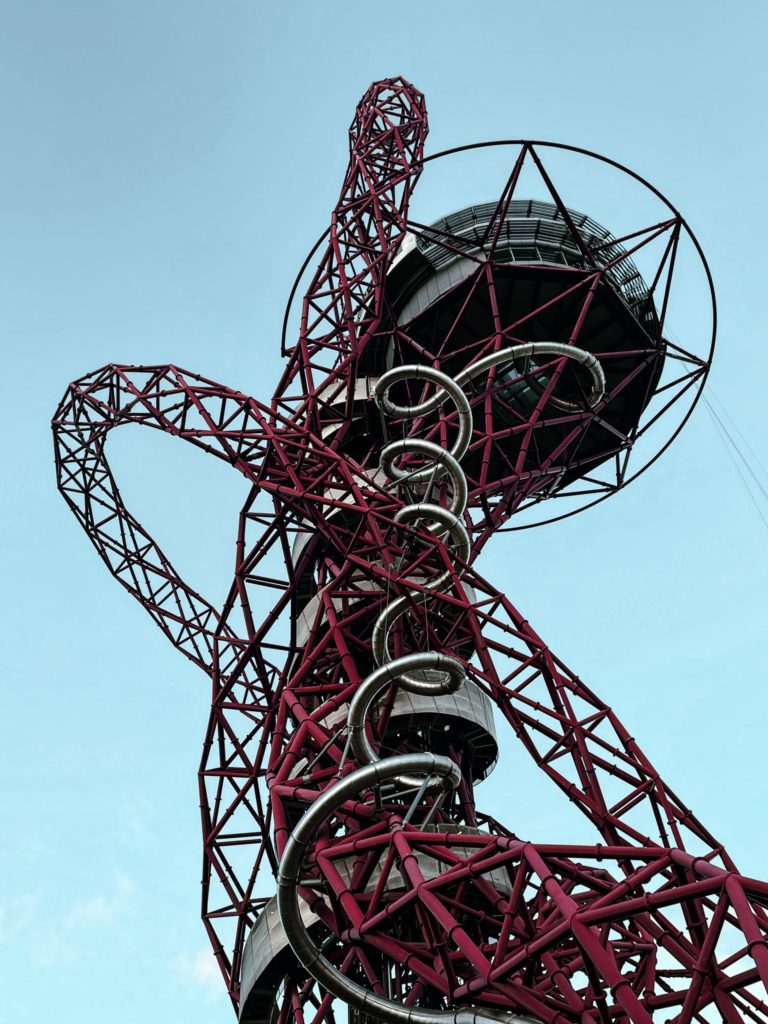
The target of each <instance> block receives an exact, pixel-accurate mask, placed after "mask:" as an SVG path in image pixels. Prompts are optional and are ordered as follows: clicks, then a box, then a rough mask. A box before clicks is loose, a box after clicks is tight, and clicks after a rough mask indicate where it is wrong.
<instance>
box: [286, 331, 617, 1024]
mask: <svg viewBox="0 0 768 1024" xmlns="http://www.w3.org/2000/svg"><path fill="white" fill-rule="evenodd" d="M538 355H546V356H554V357H566V358H568V359H572V360H574V361H575V362H577V363H579V364H580V365H581V366H583V367H584V369H585V370H587V371H588V372H589V374H590V376H591V379H592V387H591V390H590V392H589V394H588V395H587V396H586V403H587V404H588V405H589V406H590V407H592V408H594V406H596V405H597V404H598V403H599V402H600V401H601V399H602V398H603V395H604V394H605V376H604V374H603V370H602V367H601V366H600V363H599V362H598V361H597V359H596V358H595V357H594V356H593V355H592V354H591V353H589V352H585V351H584V350H583V349H578V348H575V347H573V346H571V345H565V344H560V343H557V342H529V343H526V344H521V345H516V346H515V347H514V348H513V349H511V348H506V349H501V350H499V351H497V352H493V353H491V354H490V355H488V356H485V357H484V358H481V359H479V360H477V361H476V362H474V363H472V364H471V365H470V366H468V367H466V368H465V369H464V370H462V371H461V373H459V374H458V375H457V376H456V377H455V378H451V377H448V376H447V375H446V374H444V373H442V372H441V371H439V370H436V369H433V368H432V367H428V366H418V365H405V366H399V367H396V368H394V369H392V370H389V371H388V372H386V373H385V374H383V376H382V377H380V378H379V380H378V383H377V386H376V392H375V399H376V402H377V404H378V406H379V408H380V409H381V411H382V412H383V413H384V414H385V415H386V416H389V417H391V418H392V419H397V420H404V421H407V422H409V421H413V420H415V419H418V418H419V417H422V416H425V415H427V414H428V413H430V412H433V411H435V410H436V409H438V408H439V407H440V406H441V405H443V404H444V403H445V402H446V401H448V400H450V401H451V402H453V404H454V406H455V408H456V412H457V414H458V431H457V434H456V437H455V439H454V442H453V445H452V447H451V449H450V451H448V450H446V449H445V448H443V447H441V446H440V445H439V444H436V443H435V442H433V441H427V440H424V439H419V438H415V437H409V438H404V439H402V440H398V441H392V442H391V443H389V444H387V445H386V446H385V447H384V448H383V450H382V452H381V456H380V467H381V469H382V471H383V472H384V474H385V475H386V476H387V477H388V478H389V480H390V481H392V483H393V484H395V485H398V486H402V485H405V484H407V485H409V486H411V487H413V486H414V485H415V486H418V485H424V487H425V490H426V491H427V492H428V490H429V487H430V484H431V483H433V482H435V481H437V480H439V479H441V478H447V479H448V481H449V483H450V492H451V493H450V504H449V505H447V506H445V505H438V504H437V503H433V502H430V501H416V502H413V503H411V504H408V505H405V506H403V508H401V509H400V510H399V511H398V513H397V514H396V516H395V522H397V523H398V524H400V525H403V526H411V525H413V524H418V525H419V526H420V527H421V528H422V530H424V531H425V532H426V533H428V534H430V535H431V536H432V537H433V538H434V540H435V542H438V543H443V544H445V546H446V549H447V550H448V551H449V553H452V554H453V555H455V557H457V558H458V559H459V560H460V561H461V562H462V563H465V562H466V561H467V560H468V557H469V551H470V541H469V535H468V533H467V528H466V526H465V523H464V515H465V511H466V505H467V494H468V487H467V478H466V476H465V474H464V471H463V470H462V468H461V465H460V460H461V459H462V457H463V456H464V454H465V453H466V451H467V448H468V446H469V442H470V439H471V435H472V411H471V408H470V404H469V400H468V398H467V396H466V394H465V393H464V390H463V388H464V386H465V385H467V384H468V383H469V382H470V381H472V380H473V379H474V378H475V377H478V376H481V375H482V374H484V373H486V372H487V371H488V370H490V369H491V368H492V367H497V366H501V365H504V364H507V363H512V362H517V361H519V360H520V359H524V358H528V357H532V356H538ZM404 380H421V381H425V382H427V383H430V384H434V385H436V391H435V393H434V394H433V395H432V396H431V397H429V398H427V399H426V400H424V401H422V402H420V403H418V404H417V405H408V406H403V405H397V404H395V403H394V402H393V401H392V400H391V398H390V395H389V393H390V390H391V388H392V387H393V386H394V385H395V384H396V383H398V382H400V381H404ZM557 404H558V406H559V407H560V408H563V407H573V408H576V406H575V405H574V404H573V403H570V402H566V401H565V400H564V399H562V398H558V399H557ZM406 455H417V456H419V457H420V459H421V463H420V465H419V467H418V468H417V469H415V470H408V469H403V468H402V467H401V466H400V465H399V464H398V463H399V460H400V459H401V458H402V457H403V456H406ZM456 575H458V576H460V575H461V570H460V567H457V569H456ZM450 578H451V572H450V571H449V570H447V569H446V570H444V571H443V572H440V573H438V574H436V575H435V576H433V577H432V578H431V579H429V580H420V581H419V586H418V588H416V587H414V588H413V589H412V591H411V593H410V594H405V595H401V596H399V597H397V598H395V599H394V600H392V601H390V602H389V603H388V604H387V605H386V607H385V608H384V610H383V611H382V612H381V613H380V615H379V617H378V619H377V620H376V622H375V624H374V627H373V634H372V649H373V656H374V660H375V661H376V664H377V668H376V669H374V671H373V672H371V673H370V675H369V676H368V677H367V678H366V679H365V680H364V681H363V683H362V684H361V685H360V687H359V689H358V690H357V692H356V693H355V695H354V697H353V698H352V700H351V702H350V704H349V709H348V712H347V723H346V730H347V745H348V747H349V748H350V749H351V750H352V752H353V753H354V756H355V758H356V759H357V761H358V762H359V764H360V767H358V768H356V769H355V770H353V771H351V772H349V773H348V774H347V775H345V776H344V777H342V778H341V779H339V780H338V781H337V782H335V783H334V784H333V785H331V786H330V787H329V788H328V789H326V790H325V791H324V792H323V793H321V794H320V795H319V796H318V797H317V798H316V799H315V801H314V802H313V803H312V804H311V805H310V807H309V808H308V809H307V811H306V812H305V813H304V815H303V817H302V818H301V820H300V821H299V823H298V825H296V827H295V828H294V830H293V832H292V834H291V836H290V837H289V839H288V841H287V843H286V846H285V850H284V852H283V856H282V859H281V862H280V868H279V871H278V877H277V902H278V908H279V912H280V918H281V921H282V924H283V927H284V929H285V933H286V937H287V938H288V941H289V942H290V945H291V948H292V949H293V952H294V953H295V954H296V956H297V957H298V959H299V961H300V962H301V963H302V965H303V966H304V967H305V968H306V970H307V971H308V972H309V973H310V974H311V975H312V976H313V977H314V978H315V980H316V981H317V982H318V983H319V984H320V985H322V986H323V987H324V988H325V989H326V990H327V991H328V992H330V993H331V994H332V995H334V996H336V997H337V998H339V999H342V1000H343V1001H344V1002H345V1003H347V1004H348V1005H350V1006H353V1007H355V1008H356V1009H357V1010H359V1011H363V1012H365V1013H368V1014H370V1015H371V1016H373V1017H375V1018H378V1019H379V1020H381V1021H384V1022H387V1024H498V1022H499V1021H506V1022H508V1024H513V1022H524V1021H528V1020H529V1018H525V1017H520V1016H517V1015H514V1014H509V1013H503V1012H499V1011H492V1010H490V1009H480V1008H463V1009H456V1010H430V1009H425V1008H419V1007H410V1006H406V1005H403V1003H398V1002H395V1001H394V1000H391V999H387V998H384V997H383V996H379V995H376V994H375V993H373V992H371V991H370V990H368V989H365V988H363V987H362V986H361V985H359V984H357V983H356V982H355V981H352V980H351V979H350V978H348V977H347V976H346V975H345V974H343V973H342V972H341V971H339V970H338V969H337V968H336V967H335V966H334V964H332V963H331V961H330V960H328V959H327V958H326V957H325V956H324V955H323V954H322V953H321V951H320V950H319V949H318V948H317V946H316V945H315V944H314V942H313V940H312V938H311V937H310V935H309V933H308V932H307V929H306V927H305V925H304V922H303V920H302V916H301V911H300V908H299V901H298V886H299V878H300V872H301V866H302V861H303V858H304V853H305V851H306V849H307V847H308V846H310V845H311V844H312V842H313V841H314V839H315V837H316V836H317V833H318V829H319V828H320V826H321V825H322V824H323V822H324V821H326V820H327V819H328V818H330V817H331V815H333V813H334V812H335V811H336V810H337V809H338V808H339V807H340V806H341V805H342V804H343V803H345V802H346V801H347V800H349V799H350V798H352V797H354V796H356V795H357V794H359V793H360V792H364V791H366V790H374V791H376V790H381V789H382V787H384V786H385V784H388V783H390V784H391V783H393V782H394V783H396V784H397V785H400V786H405V787H407V788H409V789H410V788H416V789H418V793H417V796H416V800H415V803H418V801H419V800H420V799H421V797H422V796H423V795H424V794H425V793H426V792H428V791H432V792H434V791H441V790H442V791H443V792H449V791H450V790H453V789H455V788H456V787H457V786H458V785H459V783H460V781H461V773H460V769H459V767H458V765H456V764H455V763H454V762H453V761H452V760H451V759H450V758H448V757H443V756H441V755H438V754H433V753H431V752H429V751H424V752H421V753H413V754H396V755H393V756H391V757H386V758H383V759H380V758H379V756H378V754H377V753H376V751H375V750H374V749H373V747H372V746H371V743H370V741H369V739H368V736H367V734H366V729H365V724H366V721H367V718H368V713H369V711H370V709H371V706H372V705H373V704H374V702H375V701H376V699H377V698H378V697H379V696H380V695H381V693H382V692H383V691H384V690H385V689H386V688H387V687H389V686H391V685H392V684H395V685H397V686H402V687H403V689H405V690H407V691H409V692H411V693H418V694H424V695H429V696H437V695H439V694H444V693H450V692H453V691H454V690H457V689H458V688H459V687H460V686H461V685H462V683H463V682H464V679H465V674H466V673H465V668H464V666H463V665H462V664H461V662H460V661H458V660H457V659H456V658H453V657H451V656H450V655H447V654H443V653H440V652H439V651H421V652H416V653H412V654H404V655H402V656H400V657H398V658H394V659H391V658H390V655H389V649H388V648H389V644H388V640H389V635H390V632H391V630H392V627H393V626H394V625H395V623H396V622H397V621H398V619H400V618H401V616H402V615H404V614H405V612H406V610H407V608H408V605H409V603H410V599H411V596H412V594H423V593H424V592H427V593H430V592H432V593H434V592H436V591H439V590H440V589H441V588H442V587H444V586H445V585H446V583H447V582H448V581H449V580H450ZM415 803H414V807H415Z"/></svg>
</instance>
